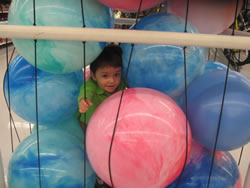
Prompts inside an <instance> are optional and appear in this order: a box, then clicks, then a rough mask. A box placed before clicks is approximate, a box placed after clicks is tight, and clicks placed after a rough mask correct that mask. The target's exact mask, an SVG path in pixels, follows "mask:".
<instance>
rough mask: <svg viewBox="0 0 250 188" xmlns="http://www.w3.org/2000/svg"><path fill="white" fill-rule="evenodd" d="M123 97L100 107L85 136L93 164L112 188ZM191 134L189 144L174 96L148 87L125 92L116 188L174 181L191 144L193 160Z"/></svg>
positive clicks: (106, 101)
mask: <svg viewBox="0 0 250 188" xmlns="http://www.w3.org/2000/svg"><path fill="white" fill-rule="evenodd" d="M120 97H121V92H118V93H116V94H114V95H112V96H111V97H109V98H108V99H107V100H105V101H104V102H103V103H102V104H101V105H100V106H99V107H98V108H97V110H96V111H95V113H94V114H93V116H92V117H91V119H90V122H89V125H88V128H87V134H86V141H87V148H86V149H87V154H88V157H89V160H90V163H91V165H92V167H93V168H94V170H95V172H96V173H97V174H98V176H99V177H100V178H101V179H103V180H104V181H105V182H106V183H107V184H109V185H111V181H110V176H109V165H108V164H109V163H108V161H109V148H110V144H111V138H112V134H113V131H114V125H115V120H116V116H117V110H118V105H119V101H120ZM187 134H188V143H186V117H185V115H184V113H183V111H182V110H181V109H180V108H179V107H178V105H177V104H176V103H175V102H174V101H173V100H172V99H171V98H170V97H168V96H167V95H165V94H163V93H161V92H159V91H156V90H153V89H147V88H130V89H127V90H125V91H124V96H123V99H122V104H121V108H120V113H119V118H118V122H117V127H116V132H115V136H114V140H113V146H112V151H111V173H112V181H113V185H114V187H119V188H128V187H133V188H142V187H143V188H151V187H152V188H153V187H154V188H156V187H157V188H158V187H159V188H162V187H164V186H166V185H168V184H169V183H171V182H172V181H174V179H175V178H177V177H178V175H179V174H180V172H181V170H182V168H183V165H184V161H185V156H186V146H188V156H189V151H190V148H191V132H190V129H189V126H188V132H187ZM186 144H187V145H186ZM188 156H187V157H188Z"/></svg>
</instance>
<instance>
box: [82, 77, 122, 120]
mask: <svg viewBox="0 0 250 188" xmlns="http://www.w3.org/2000/svg"><path fill="white" fill-rule="evenodd" d="M125 86H126V84H125V82H124V81H123V79H121V82H120V84H119V86H118V88H117V89H116V91H121V90H122V89H123V88H124V87H125ZM111 95H112V94H110V93H108V92H106V91H104V90H103V89H102V88H100V86H99V85H98V83H97V82H96V81H94V80H93V79H92V78H91V77H90V78H89V79H88V81H87V82H86V98H87V99H89V100H90V101H91V102H92V104H93V105H92V106H90V107H89V109H88V111H87V112H86V123H87V124H88V122H89V120H90V118H91V116H92V114H93V113H94V111H95V110H96V108H97V107H98V106H99V105H100V104H101V103H102V102H103V101H104V100H105V99H106V98H108V97H109V96H111ZM81 99H84V85H82V86H81V88H80V92H79V95H78V103H79V101H80V100H81ZM79 113H80V112H79ZM80 121H81V122H84V114H83V113H80Z"/></svg>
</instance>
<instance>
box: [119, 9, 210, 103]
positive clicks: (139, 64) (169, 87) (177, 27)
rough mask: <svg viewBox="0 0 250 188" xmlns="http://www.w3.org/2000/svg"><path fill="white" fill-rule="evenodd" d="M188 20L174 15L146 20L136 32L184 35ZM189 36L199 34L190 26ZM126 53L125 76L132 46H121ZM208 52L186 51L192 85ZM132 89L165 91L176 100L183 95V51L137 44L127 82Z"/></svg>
mask: <svg viewBox="0 0 250 188" xmlns="http://www.w3.org/2000/svg"><path fill="white" fill-rule="evenodd" d="M184 27H185V20H184V19H183V18H181V17H178V16H175V15H171V14H155V15H151V16H146V17H144V18H142V19H141V20H140V21H139V22H138V23H137V25H136V30H149V31H168V32H183V31H184ZM187 31H188V32H189V33H197V31H196V29H195V28H194V27H193V26H192V25H191V24H188V25H187ZM121 47H122V50H123V74H125V72H126V70H127V67H128V62H129V57H130V53H131V44H127V43H124V44H121ZM205 59H206V50H205V49H204V48H200V47H187V48H186V63H187V81H188V83H190V82H191V81H192V80H193V79H194V78H195V77H196V76H197V75H198V74H199V73H200V71H201V68H202V66H203V65H204V63H205ZM127 82H128V85H129V86H130V87H145V88H152V89H155V90H158V91H161V92H163V93H165V94H167V95H169V96H170V97H172V98H176V97H178V96H180V95H181V93H182V92H183V91H184V88H185V82H184V55H183V47H181V46H173V45H155V44H135V45H134V50H133V54H132V58H131V66H130V68H129V72H128V78H127Z"/></svg>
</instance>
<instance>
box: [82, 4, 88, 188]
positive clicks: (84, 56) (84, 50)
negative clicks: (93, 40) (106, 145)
mask: <svg viewBox="0 0 250 188" xmlns="http://www.w3.org/2000/svg"><path fill="white" fill-rule="evenodd" d="M81 13H82V28H85V27H86V25H85V17H84V8H83V0H81ZM82 46H83V77H84V78H83V79H84V83H83V85H84V91H83V92H84V94H83V96H84V100H85V101H86V96H87V91H86V90H87V89H86V41H82ZM83 116H84V121H83V122H84V127H83V133H84V143H83V145H84V162H83V165H84V178H83V179H84V188H85V187H86V160H87V153H86V131H87V126H86V124H87V115H86V113H84V114H83Z"/></svg>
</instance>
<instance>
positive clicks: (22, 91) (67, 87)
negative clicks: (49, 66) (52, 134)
mask: <svg viewBox="0 0 250 188" xmlns="http://www.w3.org/2000/svg"><path fill="white" fill-rule="evenodd" d="M8 70H9V74H5V78H4V92H5V97H6V100H7V101H8V100H9V96H8V95H9V93H10V107H11V109H12V110H13V111H14V112H15V113H16V114H17V115H19V116H20V117H21V118H23V119H24V120H26V121H29V122H32V123H36V95H35V94H36V93H35V67H33V65H31V64H30V63H28V62H27V61H26V60H25V59H24V58H23V57H22V56H17V57H15V59H14V60H13V61H12V63H11V64H10V66H9V69H8ZM8 75H9V92H8ZM80 78H81V79H80ZM82 83H83V75H82V71H78V72H74V73H68V74H52V73H48V72H44V71H41V70H37V102H38V105H37V107H38V123H39V124H51V123H55V122H58V121H62V120H64V119H67V118H69V117H71V116H72V115H73V114H74V113H75V111H76V110H77V108H78V102H77V96H78V92H79V89H80V87H81V85H82Z"/></svg>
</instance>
